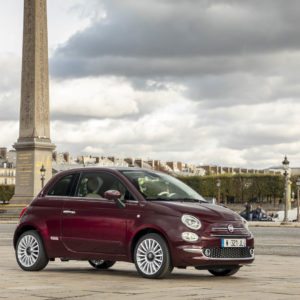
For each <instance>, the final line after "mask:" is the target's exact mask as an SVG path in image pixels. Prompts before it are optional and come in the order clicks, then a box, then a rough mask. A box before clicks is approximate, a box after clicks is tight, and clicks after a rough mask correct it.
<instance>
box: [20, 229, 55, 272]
mask: <svg viewBox="0 0 300 300" xmlns="http://www.w3.org/2000/svg"><path fill="white" fill-rule="evenodd" d="M16 258H17V262H18V264H19V266H20V267H21V268H22V269H23V270H25V271H39V270H42V269H44V268H45V267H46V266H47V264H48V262H49V259H48V257H47V254H46V251H45V248H44V244H43V241H42V239H41V237H40V235H39V234H38V233H37V231H35V230H30V231H26V232H24V233H23V234H22V235H21V236H20V237H19V239H18V241H17V246H16Z"/></svg>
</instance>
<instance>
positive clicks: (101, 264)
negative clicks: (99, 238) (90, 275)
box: [89, 259, 116, 270]
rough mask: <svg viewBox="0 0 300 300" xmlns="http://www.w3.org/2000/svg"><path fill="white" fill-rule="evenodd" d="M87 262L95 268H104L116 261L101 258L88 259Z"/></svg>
mask: <svg viewBox="0 0 300 300" xmlns="http://www.w3.org/2000/svg"><path fill="white" fill-rule="evenodd" d="M89 263H90V265H91V266H92V267H94V268H95V269H102V270H105V269H108V268H110V267H112V266H113V265H114V264H115V263H116V262H115V261H110V260H102V259H91V260H89Z"/></svg>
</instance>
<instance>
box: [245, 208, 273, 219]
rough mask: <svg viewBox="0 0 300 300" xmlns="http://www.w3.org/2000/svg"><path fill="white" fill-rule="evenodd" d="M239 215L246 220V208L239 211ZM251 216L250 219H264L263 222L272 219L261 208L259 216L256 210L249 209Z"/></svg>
mask: <svg viewBox="0 0 300 300" xmlns="http://www.w3.org/2000/svg"><path fill="white" fill-rule="evenodd" d="M240 216H241V217H243V218H244V219H245V220H247V214H246V210H243V211H242V212H241V213H240ZM251 216H252V219H251V221H264V222H271V221H273V219H272V217H271V216H268V215H267V213H266V211H265V210H263V209H261V214H260V216H259V215H258V214H257V213H256V210H252V211H251Z"/></svg>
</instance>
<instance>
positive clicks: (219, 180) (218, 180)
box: [217, 179, 221, 204]
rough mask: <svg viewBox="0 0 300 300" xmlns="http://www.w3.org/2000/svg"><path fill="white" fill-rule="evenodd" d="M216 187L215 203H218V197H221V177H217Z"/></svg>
mask: <svg viewBox="0 0 300 300" xmlns="http://www.w3.org/2000/svg"><path fill="white" fill-rule="evenodd" d="M217 188H218V199H217V204H220V198H221V179H217Z"/></svg>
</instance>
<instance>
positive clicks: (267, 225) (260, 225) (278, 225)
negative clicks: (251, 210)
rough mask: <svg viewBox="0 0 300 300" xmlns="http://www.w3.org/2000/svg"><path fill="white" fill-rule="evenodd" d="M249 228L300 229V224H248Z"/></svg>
mask: <svg viewBox="0 0 300 300" xmlns="http://www.w3.org/2000/svg"><path fill="white" fill-rule="evenodd" d="M248 224H249V227H284V228H300V222H290V223H289V224H287V225H282V224H281V223H280V222H251V221H250V222H248Z"/></svg>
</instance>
